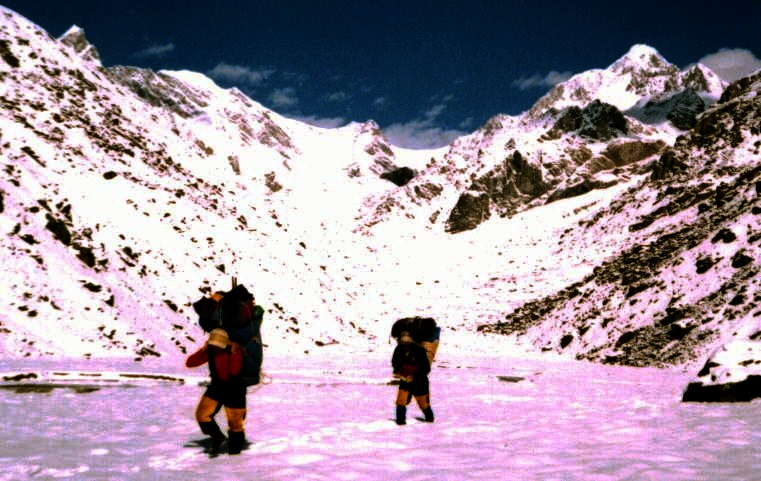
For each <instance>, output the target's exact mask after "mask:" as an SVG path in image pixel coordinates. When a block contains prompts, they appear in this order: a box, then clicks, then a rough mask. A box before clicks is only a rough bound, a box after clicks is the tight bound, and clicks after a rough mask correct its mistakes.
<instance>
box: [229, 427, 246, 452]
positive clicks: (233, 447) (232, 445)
mask: <svg viewBox="0 0 761 481" xmlns="http://www.w3.org/2000/svg"><path fill="white" fill-rule="evenodd" d="M227 435H228V436H230V441H229V442H228V443H227V454H240V452H241V451H242V450H243V446H244V445H245V444H246V433H244V432H243V431H228V432H227Z"/></svg>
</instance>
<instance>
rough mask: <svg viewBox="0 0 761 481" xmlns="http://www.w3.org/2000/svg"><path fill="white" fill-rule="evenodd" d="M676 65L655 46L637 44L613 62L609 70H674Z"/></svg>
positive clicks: (627, 71) (619, 72)
mask: <svg viewBox="0 0 761 481" xmlns="http://www.w3.org/2000/svg"><path fill="white" fill-rule="evenodd" d="M673 69H677V67H676V66H674V65H672V64H671V63H669V62H668V61H667V60H666V59H665V58H663V56H662V55H661V54H660V53H659V52H658V50H656V49H655V48H653V47H651V46H649V45H644V44H636V45H634V46H632V48H630V49H629V51H628V52H627V53H626V54H625V55H624V56H623V57H621V58H619V59H618V60H616V61H615V62H613V64H611V65H610V67H608V70H610V71H612V72H615V73H617V74H619V75H623V74H626V73H629V72H635V71H639V70H646V71H651V72H652V71H660V70H673Z"/></svg>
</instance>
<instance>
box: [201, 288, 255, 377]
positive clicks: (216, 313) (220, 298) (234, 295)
mask: <svg viewBox="0 0 761 481" xmlns="http://www.w3.org/2000/svg"><path fill="white" fill-rule="evenodd" d="M193 309H194V310H195V312H196V314H198V324H199V325H200V326H201V329H203V330H204V331H205V332H208V333H211V332H212V331H215V330H221V331H223V332H224V333H225V334H226V335H227V338H228V339H229V341H230V342H233V343H236V344H238V345H239V346H240V347H242V348H243V349H242V351H243V360H242V367H241V372H240V376H241V377H242V378H243V382H244V383H245V384H246V385H247V386H252V385H254V384H259V380H260V372H261V366H262V358H263V357H264V353H263V348H262V334H261V325H262V319H263V317H264V309H263V308H262V306H259V305H257V304H256V303H255V302H254V296H253V294H251V293H250V292H249V291H248V289H246V287H245V286H243V285H242V284H238V283H237V281H236V279H235V278H233V287H232V289H230V290H229V291H227V292H223V291H217V292H214V293H213V294H211V295H210V296H208V297H202V298H201V299H199V300H197V301H196V302H194V303H193ZM218 332H219V331H218ZM220 334H221V333H220ZM228 349H229V346H228Z"/></svg>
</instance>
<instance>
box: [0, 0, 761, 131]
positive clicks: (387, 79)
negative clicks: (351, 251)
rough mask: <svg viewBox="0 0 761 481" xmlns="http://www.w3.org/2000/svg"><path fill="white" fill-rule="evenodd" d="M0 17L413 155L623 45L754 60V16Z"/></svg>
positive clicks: (738, 4)
mask: <svg viewBox="0 0 761 481" xmlns="http://www.w3.org/2000/svg"><path fill="white" fill-rule="evenodd" d="M0 4H2V5H4V6H6V7H8V8H10V9H12V10H15V11H16V12H18V13H20V14H22V15H24V16H25V17H27V18H28V19H30V20H31V21H33V22H35V23H37V24H38V25H40V26H41V27H43V28H44V29H45V30H47V31H48V32H49V33H50V34H51V35H52V36H54V37H58V36H60V35H61V34H63V33H64V32H65V31H66V30H67V29H68V28H69V27H70V26H72V25H74V24H76V25H78V26H80V27H82V28H83V29H84V30H85V33H86V34H87V37H88V40H90V42H91V43H92V44H93V45H95V47H96V48H98V50H99V52H100V54H101V58H102V60H103V63H104V64H105V65H106V66H111V65H136V66H141V67H149V68H152V69H154V70H161V69H169V70H179V69H186V70H193V71H197V72H202V73H205V74H206V75H208V76H210V77H212V78H213V79H214V80H215V81H216V82H217V83H218V84H219V85H221V86H223V87H230V86H237V87H238V88H240V89H241V90H243V91H244V92H245V93H247V94H248V95H249V96H250V97H251V98H253V99H254V100H256V101H258V102H260V103H262V104H264V105H265V106H267V107H269V108H271V109H273V110H275V111H276V112H278V113H281V114H284V115H287V116H290V117H297V118H302V119H306V120H309V121H311V122H314V123H319V124H322V125H343V124H345V123H347V122H349V121H360V122H362V121H365V120H369V119H373V120H375V121H376V122H378V123H379V124H380V126H381V127H383V128H386V129H387V132H388V134H389V135H390V136H391V137H392V140H396V141H397V142H398V143H402V144H407V145H417V146H423V145H429V144H437V143H438V144H441V143H443V140H442V139H448V138H449V137H451V135H453V134H454V133H458V132H459V133H462V132H471V131H473V130H475V129H477V128H478V127H479V126H481V125H482V124H483V123H484V122H485V121H486V120H488V119H489V118H490V117H492V116H493V115H495V114H499V113H505V114H518V113H520V112H522V111H524V110H526V109H528V108H529V107H530V106H531V105H532V104H533V103H534V102H535V101H536V100H537V99H538V98H539V97H540V96H541V95H543V94H544V93H545V92H546V91H547V90H548V89H549V88H550V87H551V83H552V81H553V79H554V80H557V79H563V78H565V77H567V76H568V75H570V74H572V73H578V72H581V71H584V70H588V69H592V68H605V67H607V66H608V65H610V64H611V63H613V62H614V61H615V60H616V59H618V58H619V57H621V56H622V55H624V54H625V53H626V52H627V51H628V50H629V48H630V47H631V46H632V45H634V44H637V43H644V44H647V45H650V46H652V47H654V48H656V49H657V50H658V51H659V52H660V53H661V54H662V55H663V56H664V57H665V58H666V59H667V60H669V61H670V62H672V63H674V64H676V65H678V66H679V67H684V66H687V65H689V64H691V63H695V62H697V61H699V60H701V59H702V58H704V57H705V56H707V55H710V54H716V53H718V52H719V51H720V50H722V49H742V50H741V51H739V53H740V54H742V55H734V58H735V59H736V58H740V59H741V61H745V62H746V63H747V62H750V64H751V66H754V65H755V64H754V62H758V59H757V58H756V56H758V55H761V1H759V0H745V1H743V0H741V1H727V2H716V1H711V2H707V1H701V0H692V1H690V2H682V1H670V0H659V1H651V0H639V1H637V2H614V1H604V2H603V1H596V0H588V1H584V0H577V1H567V0H565V1H562V0H559V1H540V0H526V1H517V0H516V1H510V0H502V1H500V0H462V1H450V0H440V1H428V0H396V1H386V0H372V1H370V0H341V1H339V0H312V1H306V0H271V1H254V0H251V1H243V0H240V1H230V0H208V1H193V0H182V1H179V0H131V1H126V0H108V1H106V0H66V1H62V0H0ZM743 51H747V52H743ZM725 53H726V52H725ZM733 53H738V51H733ZM746 54H747V55H746ZM743 59H744V60H743ZM760 65H761V64H760ZM755 66H756V68H758V66H759V65H755ZM553 72H554V74H553Z"/></svg>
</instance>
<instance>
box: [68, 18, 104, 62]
mask: <svg viewBox="0 0 761 481" xmlns="http://www.w3.org/2000/svg"><path fill="white" fill-rule="evenodd" d="M58 41H59V42H61V43H63V44H64V45H68V46H70V47H71V48H73V49H74V51H75V52H77V53H78V54H79V56H80V57H82V58H83V59H84V60H86V61H88V62H92V63H94V64H96V65H99V66H100V65H101V61H100V54H99V53H98V49H96V48H95V47H94V46H93V45H92V44H90V42H88V41H87V37H86V36H85V31H84V29H82V28H81V27H78V26H77V25H72V26H71V27H70V28H69V29H68V30H67V31H66V32H65V33H64V34H63V35H61V37H60V38H59V39H58Z"/></svg>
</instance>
